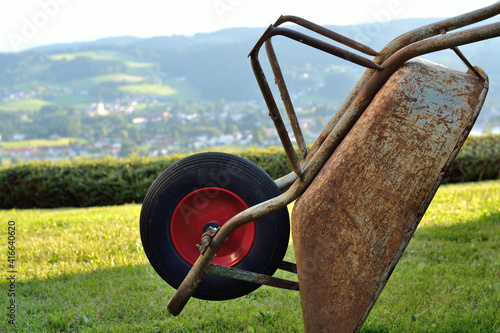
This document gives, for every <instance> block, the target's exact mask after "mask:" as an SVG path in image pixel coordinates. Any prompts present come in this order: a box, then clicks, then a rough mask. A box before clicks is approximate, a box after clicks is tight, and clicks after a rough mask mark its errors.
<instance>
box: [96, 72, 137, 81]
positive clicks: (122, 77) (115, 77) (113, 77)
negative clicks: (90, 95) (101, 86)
mask: <svg viewBox="0 0 500 333" xmlns="http://www.w3.org/2000/svg"><path fill="white" fill-rule="evenodd" d="M143 80H144V78H143V77H140V76H134V75H129V74H123V73H115V74H108V75H101V76H95V77H93V78H92V79H91V81H92V82H93V83H95V84H98V83H103V82H125V83H127V82H142V81H143Z"/></svg>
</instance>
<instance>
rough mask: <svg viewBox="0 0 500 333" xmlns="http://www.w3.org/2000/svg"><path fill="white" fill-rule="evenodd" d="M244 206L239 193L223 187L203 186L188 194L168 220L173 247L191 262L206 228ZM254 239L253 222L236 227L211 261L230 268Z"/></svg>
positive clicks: (239, 259)
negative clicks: (170, 219)
mask: <svg viewBox="0 0 500 333" xmlns="http://www.w3.org/2000/svg"><path fill="white" fill-rule="evenodd" d="M247 208H248V206H247V204H246V203H245V202H244V201H243V200H242V199H241V198H240V197H239V196H237V195H236V194H234V193H233V192H231V191H228V190H226V189H223V188H218V187H206V188H202V189H199V190H196V191H193V192H191V193H189V194H188V195H186V196H185V197H184V198H182V200H181V201H180V202H179V204H177V206H176V207H175V210H174V213H173V215H172V222H171V223H170V234H171V237H172V243H173V244H174V247H175V249H176V250H177V252H178V253H179V255H180V256H181V257H182V258H183V259H184V260H186V261H187V262H188V263H189V264H191V265H193V264H194V263H195V261H196V259H198V257H199V255H200V252H199V250H198V248H197V247H196V245H197V244H199V243H200V238H201V235H202V234H203V233H204V232H205V231H206V230H207V229H208V227H214V228H219V227H220V226H222V225H224V223H226V221H227V220H229V219H230V218H231V217H233V216H234V215H236V214H238V213H240V212H242V211H243V210H245V209H247ZM207 221H210V222H208V223H207ZM254 239H255V223H254V222H250V223H247V224H245V225H243V226H241V227H239V228H238V229H236V231H235V232H234V233H233V234H231V236H230V237H229V239H228V240H227V241H226V242H225V243H224V245H222V247H221V248H220V250H219V251H218V252H217V256H216V257H215V258H214V259H213V260H212V262H213V263H214V264H217V265H223V266H230V267H231V266H235V265H237V264H238V263H239V262H241V261H242V260H243V259H244V258H245V257H246V256H247V254H248V253H249V252H250V250H251V248H252V245H253V242H254Z"/></svg>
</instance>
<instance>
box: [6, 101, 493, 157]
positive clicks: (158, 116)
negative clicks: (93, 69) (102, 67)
mask: <svg viewBox="0 0 500 333" xmlns="http://www.w3.org/2000/svg"><path fill="white" fill-rule="evenodd" d="M65 93H68V91H66V92H65ZM37 94H40V93H39V92H37V91H33V92H3V93H2V95H1V98H2V100H3V101H4V102H7V101H10V100H18V99H26V98H33V97H35V96H37ZM81 94H85V91H82V92H81ZM159 103H163V104H159ZM144 104H147V105H153V106H154V105H156V104H158V105H165V100H162V97H157V96H154V95H148V94H144V95H142V96H136V97H129V98H121V99H118V100H116V101H115V102H114V103H104V102H102V101H98V102H95V103H92V104H90V105H88V106H87V107H86V108H85V109H84V110H83V114H82V117H87V118H94V117H97V118H98V119H100V123H101V125H102V126H104V128H105V127H106V126H107V127H108V128H111V129H112V128H113V127H114V123H113V121H112V120H108V119H112V117H113V116H114V117H115V118H114V119H116V117H125V116H126V117H127V121H128V122H129V123H130V124H129V125H131V126H132V127H135V128H137V129H138V130H139V131H140V132H141V133H148V134H149V133H150V132H151V131H150V129H151V128H154V127H155V128H156V130H155V131H154V134H153V135H141V139H140V140H138V141H139V142H132V141H131V140H126V138H124V137H123V136H117V135H113V136H110V135H105V134H104V133H102V135H100V134H99V133H94V135H93V136H89V135H86V134H85V133H82V135H81V136H80V138H78V139H76V138H75V140H73V141H70V142H61V140H60V139H61V135H60V134H59V133H52V134H51V135H50V137H49V138H48V139H49V140H48V141H47V140H46V141H44V142H45V143H47V144H43V143H41V144H38V145H33V146H30V145H27V146H16V145H1V143H2V142H18V141H24V140H26V139H27V138H28V135H27V133H17V134H14V135H12V136H11V137H9V138H5V137H4V138H2V135H1V133H0V161H1V160H2V159H5V158H7V159H11V161H12V162H13V163H16V162H19V161H21V160H22V161H29V160H58V159H67V158H76V157H86V158H102V157H105V156H113V157H126V156H130V155H131V154H136V155H139V156H155V157H156V156H163V155H167V154H172V153H187V152H197V151H202V150H210V149H214V148H215V147H217V148H227V147H232V148H235V147H242V146H249V145H254V146H260V147H266V146H273V145H274V146H279V145H281V144H280V141H279V138H278V135H277V133H276V130H275V128H274V126H273V124H272V121H271V120H270V119H269V117H268V111H267V109H266V107H265V105H262V104H257V103H255V102H249V101H247V102H230V103H224V104H223V105H222V106H219V107H218V108H217V109H214V108H212V109H210V110H209V111H206V112H204V113H203V115H202V117H203V118H204V124H205V125H207V124H217V123H219V124H221V123H223V124H233V125H232V127H230V126H229V127H230V128H229V127H228V126H226V127H227V128H226V130H218V129H217V126H213V125H208V126H205V127H212V128H213V129H214V131H212V132H210V131H209V132H200V133H196V131H195V133H192V132H191V133H189V134H179V133H175V131H174V133H173V132H172V131H171V130H162V129H163V128H164V127H165V126H166V125H167V124H170V126H171V124H176V126H177V125H179V126H184V127H189V126H192V127H193V128H198V127H197V126H199V125H200V122H201V120H200V118H201V117H200V114H198V113H196V112H191V113H189V112H188V113H186V112H185V113H179V112H177V113H174V112H171V108H170V107H159V108H157V109H155V111H154V112H148V113H145V112H137V111H136V110H137V109H138V105H144ZM336 107H337V105H336V104H333V105H323V106H322V107H317V106H316V105H314V104H310V105H306V106H301V107H296V112H297V116H298V118H299V122H300V125H301V128H302V131H303V133H304V137H305V139H306V142H307V143H312V142H314V140H315V138H316V137H317V136H318V134H319V133H320V132H321V131H322V129H323V128H324V127H325V125H326V123H327V122H328V120H329V119H330V117H331V115H332V114H333V112H334V110H335V109H336ZM17 116H18V117H19V118H20V119H21V120H23V121H28V120H29V119H28V115H27V114H26V113H22V112H21V113H19V114H18V115H17ZM283 117H286V115H283ZM489 119H500V110H499V109H497V108H495V107H492V106H490V107H485V108H484V109H483V111H482V112H481V116H480V118H479V119H478V122H477V123H476V126H475V128H474V129H473V132H472V133H473V134H475V135H479V134H481V133H482V132H484V131H488V132H491V133H500V125H499V124H498V122H497V123H495V124H494V126H491V125H488V121H489ZM284 121H285V123H286V124H288V120H287V119H284ZM287 126H288V125H287ZM288 132H289V135H290V136H291V138H292V142H294V141H295V140H294V138H293V134H292V131H291V130H290V128H288ZM50 140H52V141H53V142H50Z"/></svg>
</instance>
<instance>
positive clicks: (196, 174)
mask: <svg viewBox="0 0 500 333" xmlns="http://www.w3.org/2000/svg"><path fill="white" fill-rule="evenodd" d="M280 194H281V192H280V190H279V188H278V187H277V186H276V184H275V183H274V181H273V180H272V179H271V177H269V175H267V174H266V173H265V172H264V171H263V170H262V169H261V168H260V167H258V166H257V165H255V164H253V163H251V162H249V161H247V160H245V159H243V158H240V157H238V156H234V155H230V154H224V153H201V154H196V155H192V156H189V157H187V158H184V159H182V160H181V161H179V162H177V163H175V164H173V165H171V166H170V167H168V168H167V169H165V170H164V171H163V172H162V173H161V174H160V176H159V177H158V178H157V179H156V180H155V181H154V182H153V184H152V185H151V187H150V189H149V191H148V193H147V194H146V197H145V199H144V203H143V206H142V211H141V219H140V229H141V239H142V244H143V247H144V251H145V252H146V255H147V257H148V259H149V261H150V263H151V265H152V266H153V268H154V269H155V271H156V272H157V273H158V274H159V275H160V276H161V277H162V278H163V279H164V280H165V281H166V282H167V283H168V284H169V285H171V286H172V287H174V288H176V289H177V288H178V287H179V285H180V284H181V282H182V281H183V279H184V277H185V276H186V275H187V273H188V272H189V270H190V269H191V267H192V265H193V264H194V262H195V261H196V259H197V258H198V256H199V250H198V248H197V247H196V244H199V243H200V238H201V235H202V233H203V232H204V231H205V230H206V229H207V228H208V227H209V226H217V225H218V226H221V225H223V224H224V223H225V222H226V221H227V220H229V219H230V218H231V217H233V216H234V215H236V214H238V213H239V212H241V211H243V210H245V209H246V208H248V207H251V206H254V205H256V204H258V203H261V202H264V201H266V200H268V199H271V198H273V197H276V196H278V195H280ZM289 236H290V222H289V217H288V210H287V209H286V207H285V208H283V209H281V210H279V211H277V212H275V213H273V214H271V215H268V216H265V217H263V218H261V219H259V220H257V221H254V222H250V223H248V224H245V225H243V226H241V227H240V228H238V229H237V230H236V231H235V232H234V233H233V234H231V236H229V239H228V240H227V242H226V243H224V245H223V246H222V247H221V249H220V250H219V251H218V252H217V255H216V257H215V258H214V259H213V260H212V263H215V264H219V265H224V266H230V267H235V268H239V269H243V270H247V271H251V272H256V273H262V274H266V275H272V274H274V272H275V271H276V269H277V268H278V266H279V264H280V263H281V261H282V259H283V257H284V255H285V253H286V250H287V247H288V242H289ZM258 287H259V285H258V284H254V283H250V282H246V281H240V280H234V279H230V278H225V277H221V276H217V275H212V274H206V275H205V276H204V277H203V279H202V281H201V283H200V284H199V286H198V288H197V290H196V291H195V292H194V294H193V297H196V298H201V299H206V300H227V299H232V298H236V297H240V296H243V295H246V294H248V293H250V292H251V291H253V290H255V289H257V288H258Z"/></svg>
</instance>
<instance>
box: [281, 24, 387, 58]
mask: <svg viewBox="0 0 500 333" xmlns="http://www.w3.org/2000/svg"><path fill="white" fill-rule="evenodd" d="M285 22H292V23H295V24H298V25H300V26H302V27H304V28H306V29H309V30H311V31H314V32H316V33H318V34H320V35H322V36H325V37H327V38H330V39H331V40H334V41H336V42H339V43H341V44H344V45H346V46H349V47H350V48H353V49H355V50H357V51H359V52H363V53H365V54H367V55H371V56H376V55H377V54H378V53H377V51H375V50H374V49H372V48H371V47H369V46H366V45H364V44H361V43H359V42H356V41H355V40H353V39H350V38H348V37H346V36H343V35H341V34H339V33H336V32H335V31H332V30H330V29H327V28H325V27H323V26H321V25H319V24H316V23H313V22H311V21H308V20H306V19H303V18H301V17H297V16H293V15H281V16H280V17H279V18H278V20H277V21H276V23H274V26H275V27H278V26H279V25H281V24H283V23H285Z"/></svg>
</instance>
